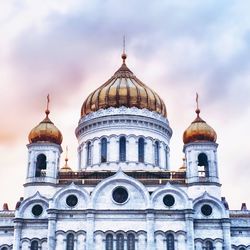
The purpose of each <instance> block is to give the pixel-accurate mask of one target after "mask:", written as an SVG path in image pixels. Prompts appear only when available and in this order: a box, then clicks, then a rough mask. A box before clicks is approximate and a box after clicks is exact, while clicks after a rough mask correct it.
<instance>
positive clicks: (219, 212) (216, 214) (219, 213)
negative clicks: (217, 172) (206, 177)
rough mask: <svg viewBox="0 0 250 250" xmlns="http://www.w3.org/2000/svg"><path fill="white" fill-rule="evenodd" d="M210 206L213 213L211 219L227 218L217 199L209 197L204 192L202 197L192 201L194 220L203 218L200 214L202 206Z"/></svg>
mask: <svg viewBox="0 0 250 250" xmlns="http://www.w3.org/2000/svg"><path fill="white" fill-rule="evenodd" d="M205 204H208V205H211V207H212V208H213V213H212V215H211V217H212V218H227V217H228V215H227V213H226V210H225V207H224V205H223V204H222V203H221V201H220V200H218V199H217V198H215V197H213V196H211V195H209V194H208V193H207V192H204V193H203V195H201V196H199V197H197V198H196V199H195V200H194V201H193V208H194V210H195V217H196V218H203V217H204V216H203V215H202V214H201V212H200V210H201V206H202V205H205Z"/></svg>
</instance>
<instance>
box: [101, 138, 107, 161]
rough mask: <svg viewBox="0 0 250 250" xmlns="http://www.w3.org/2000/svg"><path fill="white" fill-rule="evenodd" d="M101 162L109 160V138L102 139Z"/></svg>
mask: <svg viewBox="0 0 250 250" xmlns="http://www.w3.org/2000/svg"><path fill="white" fill-rule="evenodd" d="M101 162H107V138H102V139H101Z"/></svg>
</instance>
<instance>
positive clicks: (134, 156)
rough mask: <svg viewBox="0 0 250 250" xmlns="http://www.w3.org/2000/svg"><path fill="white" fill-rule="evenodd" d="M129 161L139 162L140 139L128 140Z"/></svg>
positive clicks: (130, 138)
mask: <svg viewBox="0 0 250 250" xmlns="http://www.w3.org/2000/svg"><path fill="white" fill-rule="evenodd" d="M126 146H127V161H128V162H130V161H132V162H138V139H136V138H134V137H128V139H127V145H126Z"/></svg>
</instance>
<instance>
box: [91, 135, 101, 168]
mask: <svg viewBox="0 0 250 250" xmlns="http://www.w3.org/2000/svg"><path fill="white" fill-rule="evenodd" d="M92 144H93V147H92V159H93V160H92V164H100V162H101V153H100V152H101V150H100V140H94V141H93V142H92Z"/></svg>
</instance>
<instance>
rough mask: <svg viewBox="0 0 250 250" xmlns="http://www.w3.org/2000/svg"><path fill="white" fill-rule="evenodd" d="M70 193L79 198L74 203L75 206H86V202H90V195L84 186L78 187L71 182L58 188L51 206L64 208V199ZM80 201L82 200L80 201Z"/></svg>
mask: <svg viewBox="0 0 250 250" xmlns="http://www.w3.org/2000/svg"><path fill="white" fill-rule="evenodd" d="M70 194H76V195H77V196H78V198H79V201H78V203H77V205H76V208H87V207H88V204H89V202H90V196H89V193H88V192H87V191H86V190H85V189H84V188H79V187H78V186H77V185H75V184H74V183H73V182H72V183H71V184H70V185H69V186H66V187H64V188H62V189H60V190H58V191H57V192H56V193H55V194H54V196H53V198H52V202H51V208H65V207H67V206H66V205H65V202H64V199H63V198H66V197H67V196H68V195H70ZM81 201H82V202H81Z"/></svg>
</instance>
